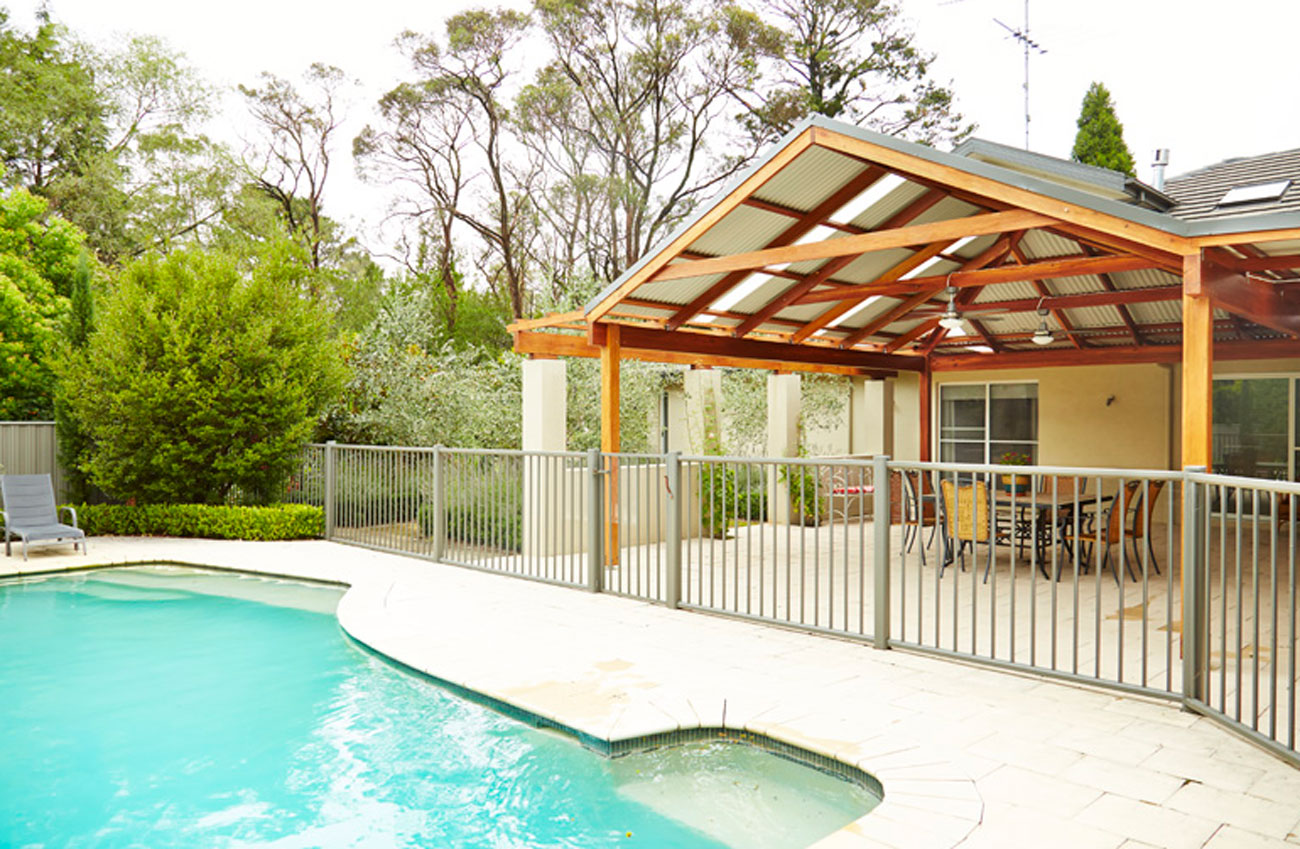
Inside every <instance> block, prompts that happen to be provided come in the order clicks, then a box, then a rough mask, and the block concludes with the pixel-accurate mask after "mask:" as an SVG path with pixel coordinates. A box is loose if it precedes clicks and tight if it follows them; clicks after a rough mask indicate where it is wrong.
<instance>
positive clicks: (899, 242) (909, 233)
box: [588, 210, 1053, 318]
mask: <svg viewBox="0 0 1300 849" xmlns="http://www.w3.org/2000/svg"><path fill="white" fill-rule="evenodd" d="M1052 221H1053V219H1051V218H1048V217H1047V216H1045V215H1039V214H1038V213H1036V212H1025V211H1023V210H1012V211H1010V212H988V213H984V214H982V215H970V216H967V217H965V218H951V219H947V220H944V221H932V222H930V223H928V224H914V225H912V226H910V227H897V228H894V229H892V230H873V231H872V232H870V233H863V234H862V235H860V236H845V237H844V238H842V239H824V240H822V241H820V242H807V243H805V244H802V245H787V246H786V247H781V248H767V249H764V250H760V251H747V252H745V253H739V254H731V255H729V256H720V257H715V258H714V259H702V260H696V261H695V262H678V263H673V264H672V265H666V266H663V267H662V268H661V269H660V270H659V271H658V272H657V273H656V274H655V275H654V278H653V279H654V280H655V281H661V280H681V279H684V278H687V277H701V276H705V275H709V274H724V273H727V272H730V271H739V270H741V269H751V270H752V269H759V268H762V267H764V266H766V265H781V264H784V263H795V262H807V261H810V260H820V259H834V258H836V257H844V256H853V257H856V256H858V255H860V254H864V253H870V252H871V251H880V250H887V249H889V248H909V247H915V246H917V245H926V244H929V243H931V242H937V241H940V240H942V239H961V238H965V237H966V236H987V235H989V234H991V233H1002V232H1004V231H1006V230H1027V229H1032V228H1034V227H1042V226H1044V225H1045V224H1050V223H1052ZM588 318H590V316H588Z"/></svg>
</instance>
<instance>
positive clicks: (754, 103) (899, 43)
mask: <svg viewBox="0 0 1300 849" xmlns="http://www.w3.org/2000/svg"><path fill="white" fill-rule="evenodd" d="M731 15H732V19H731V32H732V37H733V38H736V39H741V40H744V41H746V42H750V43H753V44H754V46H755V48H756V49H757V50H758V51H759V52H760V54H761V55H763V56H764V57H765V59H766V63H767V64H768V65H769V66H770V70H767V71H765V72H764V73H763V74H762V75H761V76H760V77H759V79H760V81H761V87H759V88H749V89H741V88H737V89H734V90H733V94H735V96H736V97H737V98H738V99H739V100H740V102H741V103H742V104H743V105H744V107H745V110H746V113H747V122H748V124H749V127H750V130H751V132H753V133H754V134H755V135H757V136H759V137H761V138H764V139H769V140H770V139H774V138H776V137H778V136H780V135H782V134H783V133H785V132H786V131H787V130H789V129H790V128H791V127H792V126H793V125H794V124H795V123H797V122H798V121H800V120H802V119H803V118H805V117H806V116H808V115H813V114H816V115H825V116H826V117H828V118H840V119H842V120H846V121H850V122H852V123H855V124H859V125H861V126H864V127H867V128H869V129H873V130H876V131H878V132H882V133H887V134H889V135H896V136H903V137H906V138H909V139H912V140H914V141H919V142H923V143H925V144H936V143H937V142H940V141H952V140H955V139H959V138H961V137H962V136H965V135H967V134H969V133H970V132H971V129H973V128H972V127H969V126H963V125H962V116H961V115H960V114H959V113H958V112H957V111H956V110H955V108H954V103H953V93H952V91H951V90H950V89H948V88H945V87H944V86H941V85H939V84H937V83H936V82H935V81H934V80H933V79H931V77H930V63H931V62H933V61H934V56H933V55H932V54H929V53H926V52H924V51H922V50H921V49H920V48H918V47H917V46H916V44H915V35H914V33H912V32H911V31H910V30H909V29H908V28H907V27H906V26H905V24H904V22H903V21H902V19H901V13H900V11H899V8H898V7H897V6H895V5H893V4H892V3H890V2H888V1H887V0H760V2H759V6H758V9H757V13H749V12H746V11H745V10H742V9H734V8H733V9H732V11H731Z"/></svg>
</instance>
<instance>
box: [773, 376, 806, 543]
mask: <svg viewBox="0 0 1300 849" xmlns="http://www.w3.org/2000/svg"><path fill="white" fill-rule="evenodd" d="M802 404H803V386H802V381H801V380H800V378H799V375H797V374H770V375H768V377H767V456H769V457H797V456H799V413H800V410H801V407H802ZM767 506H768V514H769V519H770V520H771V521H773V522H776V523H778V524H788V523H789V521H790V491H789V488H788V486H787V484H786V481H785V480H783V479H782V475H781V474H780V473H779V472H778V473H777V474H775V475H773V476H772V478H770V479H769V480H768V482H767Z"/></svg>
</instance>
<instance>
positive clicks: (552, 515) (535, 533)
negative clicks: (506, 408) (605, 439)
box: [483, 360, 586, 556]
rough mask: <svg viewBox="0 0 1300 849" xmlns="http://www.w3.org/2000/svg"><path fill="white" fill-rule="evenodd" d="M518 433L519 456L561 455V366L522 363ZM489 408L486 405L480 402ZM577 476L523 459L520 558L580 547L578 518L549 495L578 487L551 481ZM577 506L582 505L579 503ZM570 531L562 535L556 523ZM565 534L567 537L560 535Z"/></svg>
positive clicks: (551, 463) (564, 391) (554, 464)
mask: <svg viewBox="0 0 1300 849" xmlns="http://www.w3.org/2000/svg"><path fill="white" fill-rule="evenodd" d="M523 384H524V385H523V404H522V408H523V409H522V414H523V422H522V430H523V448H524V450H525V451H563V450H564V449H565V447H566V444H567V427H566V418H567V413H568V410H567V406H568V405H567V399H568V375H567V372H566V369H565V364H564V360H524V365H523ZM483 401H484V403H490V399H486V398H485V399H483ZM566 474H574V475H576V474H579V473H578V472H572V473H570V472H566V471H564V464H563V463H561V462H558V461H556V460H553V459H552V460H548V459H545V458H525V460H524V492H523V512H524V515H523V540H522V542H523V553H524V554H525V555H530V556H531V555H537V556H548V555H554V554H562V553H564V552H562V551H560V548H561V546H562V543H563V542H564V541H566V540H568V541H573V543H574V545H575V546H581V545H583V544H584V541H585V540H586V537H585V536H584V535H583V533H582V524H581V523H582V515H581V508H579V515H577V516H568V515H565V513H566V512H567V511H568V509H569V501H571V500H572V499H558V500H559V502H560V503H555V502H556V499H555V498H553V495H554V494H555V493H558V492H560V491H562V485H563V484H564V483H566V482H567V483H568V484H569V485H571V486H576V485H577V484H578V479H577V478H573V479H570V480H567V481H565V480H561V479H558V478H557V477H556V476H557V475H566ZM577 503H578V504H579V505H582V504H585V503H586V502H585V501H584V500H583V499H581V498H579V499H578V500H577ZM566 522H567V523H570V524H571V525H572V527H571V528H568V529H562V528H561V524H562V523H566ZM566 531H567V532H566Z"/></svg>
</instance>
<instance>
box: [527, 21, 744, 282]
mask: <svg viewBox="0 0 1300 849" xmlns="http://www.w3.org/2000/svg"><path fill="white" fill-rule="evenodd" d="M536 8H537V15H538V20H539V23H540V26H541V29H542V32H543V33H544V34H545V36H546V38H547V41H548V43H549V46H550V49H551V52H552V54H553V57H554V58H553V59H552V60H551V62H550V63H549V64H548V65H547V66H546V67H545V68H544V69H543V70H542V72H541V73H540V74H539V75H538V78H537V81H536V83H535V85H534V86H533V87H532V88H531V89H530V90H528V91H526V92H525V97H523V98H521V107H522V108H521V110H520V112H521V121H522V122H524V128H525V129H526V132H525V133H524V134H523V141H524V143H525V144H527V145H528V147H529V149H530V150H531V151H532V152H533V155H534V156H535V157H536V158H537V159H538V160H539V161H540V162H542V163H544V164H545V165H546V171H545V173H546V174H547V176H548V180H547V183H548V193H547V194H546V195H545V196H544V198H545V201H546V202H547V203H549V204H552V206H551V208H550V218H551V220H552V221H555V220H557V219H558V220H560V221H564V220H566V219H567V220H572V219H576V222H577V224H578V227H579V228H580V229H579V230H577V231H576V233H575V232H572V231H571V232H568V233H566V232H565V231H564V230H563V229H562V228H557V229H555V230H553V231H552V232H554V233H558V234H560V235H561V238H560V239H559V240H558V246H559V248H560V250H558V251H554V252H553V256H552V258H551V260H550V264H551V265H552V266H556V267H560V268H563V267H564V266H565V265H566V264H570V266H571V265H572V260H571V258H570V256H569V255H570V253H572V251H571V249H570V248H569V243H570V241H572V240H573V238H574V237H575V236H576V238H577V239H580V240H581V244H582V253H583V254H585V257H584V261H583V262H582V263H581V264H579V265H578V266H577V271H578V276H579V277H582V276H584V274H583V271H584V266H585V268H587V269H591V270H593V271H594V272H595V276H596V277H597V278H598V279H599V280H601V281H602V282H608V281H611V280H613V279H614V278H616V277H618V275H620V274H621V273H622V272H623V270H624V269H626V268H627V267H628V266H630V265H631V264H632V263H634V262H636V261H637V260H638V259H639V258H640V257H641V255H642V254H643V253H644V252H645V251H646V250H647V249H648V248H649V247H650V246H651V245H653V244H654V243H655V242H657V241H659V240H660V239H661V238H663V237H664V236H666V235H667V234H668V233H669V232H671V231H672V230H673V228H675V227H676V226H677V225H678V224H680V223H681V222H682V221H683V220H684V219H685V218H686V217H687V216H689V215H690V213H691V212H692V211H693V210H694V209H695V207H696V205H697V204H698V203H699V202H700V201H702V200H704V199H705V198H707V197H709V196H710V195H711V194H712V193H714V192H715V191H717V190H718V189H719V188H721V187H722V186H724V185H725V184H726V183H727V182H728V181H730V180H731V179H732V178H733V177H734V176H736V175H737V174H738V173H739V172H740V171H742V170H743V169H744V168H745V167H746V166H747V165H748V164H749V162H750V161H751V160H752V159H753V157H754V156H755V155H756V154H757V153H758V150H759V147H760V145H759V143H758V142H756V141H755V140H753V139H747V138H745V137H744V136H743V135H741V134H739V133H737V132H735V124H734V123H733V122H732V120H731V111H732V109H733V108H734V107H733V104H732V103H731V102H730V99H729V97H728V93H729V92H732V91H737V90H743V89H748V88H750V87H752V86H753V85H755V83H756V79H755V76H754V59H755V53H754V51H753V48H752V45H751V44H749V43H747V42H743V41H740V40H737V39H734V38H731V37H730V36H729V26H730V23H731V22H730V19H729V18H728V16H727V14H726V13H725V12H724V11H718V10H716V9H715V8H714V7H712V6H710V5H708V4H706V3H703V2H698V0H537V5H536ZM588 276H589V275H588Z"/></svg>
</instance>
